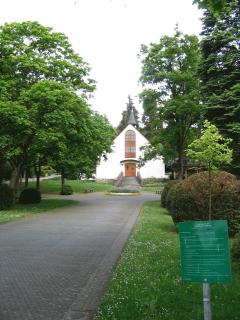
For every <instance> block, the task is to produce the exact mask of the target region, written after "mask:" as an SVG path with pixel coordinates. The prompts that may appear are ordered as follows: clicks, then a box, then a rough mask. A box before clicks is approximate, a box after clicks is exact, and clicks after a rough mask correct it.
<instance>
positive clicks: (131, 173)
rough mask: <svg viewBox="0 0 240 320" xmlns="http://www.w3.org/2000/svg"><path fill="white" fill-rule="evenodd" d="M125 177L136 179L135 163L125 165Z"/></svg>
mask: <svg viewBox="0 0 240 320" xmlns="http://www.w3.org/2000/svg"><path fill="white" fill-rule="evenodd" d="M125 177H136V163H125Z"/></svg>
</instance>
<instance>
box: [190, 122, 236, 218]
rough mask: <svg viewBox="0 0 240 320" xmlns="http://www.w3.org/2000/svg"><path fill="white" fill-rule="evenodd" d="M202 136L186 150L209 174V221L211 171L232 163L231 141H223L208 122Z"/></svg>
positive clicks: (215, 128) (213, 126)
mask: <svg viewBox="0 0 240 320" xmlns="http://www.w3.org/2000/svg"><path fill="white" fill-rule="evenodd" d="M203 127H204V129H203V130H202V135H201V137H200V138H199V139H196V140H194V141H193V142H192V143H191V144H190V145H189V146H188V150H187V155H188V156H189V157H190V158H191V159H193V160H197V161H200V162H201V163H202V164H205V165H206V166H207V168H208V173H209V219H210V220H211V213H212V170H213V169H217V168H219V167H220V166H221V165H223V164H229V163H231V161H232V150H230V149H229V143H230V142H231V139H229V138H228V139H225V138H223V136H222V135H221V134H220V133H219V131H218V129H217V127H216V126H215V125H213V124H211V123H210V122H209V121H207V120H206V121H205V122H204V125H203Z"/></svg>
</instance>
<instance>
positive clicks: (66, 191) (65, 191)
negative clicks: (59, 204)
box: [60, 185, 73, 196]
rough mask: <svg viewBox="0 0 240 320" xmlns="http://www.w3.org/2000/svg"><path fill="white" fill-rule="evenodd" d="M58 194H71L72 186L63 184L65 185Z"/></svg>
mask: <svg viewBox="0 0 240 320" xmlns="http://www.w3.org/2000/svg"><path fill="white" fill-rule="evenodd" d="M60 194H62V195H66V196H68V195H70V194H73V188H72V187H71V186H69V185H65V186H63V188H62V191H61V192H60Z"/></svg>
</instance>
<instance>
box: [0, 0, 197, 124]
mask: <svg viewBox="0 0 240 320" xmlns="http://www.w3.org/2000/svg"><path fill="white" fill-rule="evenodd" d="M200 17H201V12H200V11H199V10H198V8H197V6H196V5H192V0H0V24H1V25H2V24H4V23H5V22H14V21H18V22H20V21H26V20H28V21H30V20H31V21H39V22H40V23H41V24H43V25H45V26H49V27H52V28H53V29H54V31H58V32H62V33H64V34H66V35H67V36H68V37H69V40H70V43H71V44H72V45H73V48H74V50H75V51H77V52H78V53H79V54H80V56H82V57H83V59H84V60H85V61H86V62H88V63H89V64H90V66H91V68H92V71H91V77H92V78H93V79H94V80H96V81H97V90H96V92H95V94H94V99H93V100H92V101H91V104H92V106H93V109H95V110H97V111H99V112H100V113H102V114H106V115H107V117H108V119H109V120H110V122H111V123H112V124H113V125H114V126H117V125H118V123H119V122H120V120H121V113H122V111H123V110H124V109H125V108H126V102H127V96H128V95H129V94H130V95H131V96H132V98H133V100H134V104H135V106H136V107H137V108H138V110H139V112H140V113H141V112H142V109H141V106H140V105H139V99H138V94H139V93H140V92H141V88H140V86H138V80H139V76H140V72H141V64H140V61H139V59H138V58H137V54H138V53H139V51H140V46H141V44H146V45H148V44H149V43H151V42H158V40H159V39H160V37H161V36H162V35H165V34H168V35H172V34H173V32H174V31H173V30H174V28H175V25H176V23H178V24H179V29H180V30H181V31H183V32H184V33H190V34H196V35H198V34H199V32H200V31H201V22H200V20H199V19H200Z"/></svg>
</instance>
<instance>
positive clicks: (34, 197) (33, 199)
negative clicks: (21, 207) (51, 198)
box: [19, 188, 41, 204]
mask: <svg viewBox="0 0 240 320" xmlns="http://www.w3.org/2000/svg"><path fill="white" fill-rule="evenodd" d="M40 201H41V193H40V191H39V190H37V189H33V188H27V189H24V190H23V191H22V192H21V194H20V197H19V203H21V204H30V203H39V202H40Z"/></svg>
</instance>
